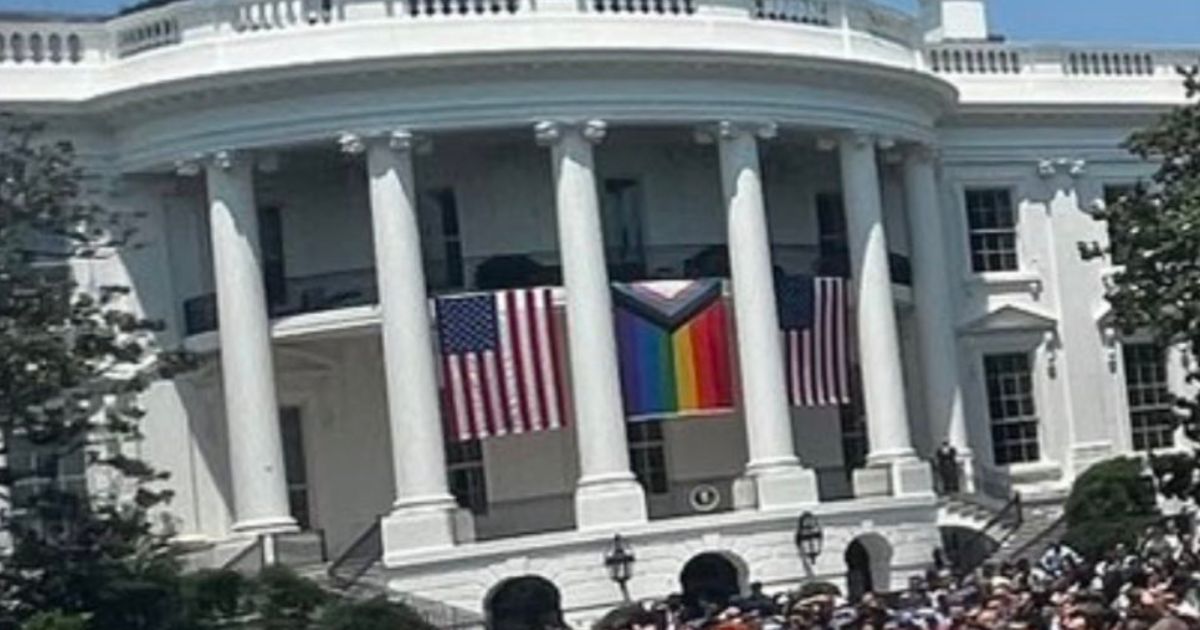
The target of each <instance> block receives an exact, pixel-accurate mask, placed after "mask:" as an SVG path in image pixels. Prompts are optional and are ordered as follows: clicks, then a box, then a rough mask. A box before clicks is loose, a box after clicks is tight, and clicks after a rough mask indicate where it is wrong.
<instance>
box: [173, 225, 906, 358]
mask: <svg viewBox="0 0 1200 630" xmlns="http://www.w3.org/2000/svg"><path fill="white" fill-rule="evenodd" d="M724 249H725V248H724V247H723V246H720V245H672V246H661V247H651V248H647V250H646V257H645V258H646V259H645V261H643V262H640V263H624V264H613V265H610V266H609V277H610V278H611V279H612V280H614V281H619V282H632V281H636V280H644V279H671V278H704V277H728V275H729V263H728V257H727V255H726V254H725V251H724ZM772 257H773V259H774V260H775V263H776V267H777V269H778V270H779V271H780V272H783V273H790V274H795V273H810V274H815V275H826V276H838V277H849V276H850V258H849V256H848V255H847V254H846V253H845V252H842V251H837V250H832V251H830V250H828V249H827V250H826V251H824V252H822V251H821V249H819V248H817V247H814V246H809V245H780V246H775V247H772ZM555 258H556V256H555V255H554V254H553V253H550V252H543V253H540V254H532V255H529V256H525V255H521V256H492V257H488V258H474V259H469V260H467V261H464V262H465V266H466V267H467V268H468V269H475V277H474V284H473V286H474V287H475V288H479V289H488V290H496V289H503V288H514V287H522V286H539V285H558V284H561V283H562V272H561V268H560V267H559V266H558V264H557V263H556V262H555V260H554V259H555ZM539 261H542V262H539ZM664 261H671V263H670V264H666V263H665V262H664ZM889 263H890V266H891V272H892V282H894V283H895V284H899V285H911V284H912V270H911V267H910V264H909V259H908V257H907V256H905V255H902V254H891V255H889ZM426 267H427V269H426V274H427V278H428V279H429V281H430V283H431V284H430V287H429V290H430V292H431V293H434V294H438V293H447V292H458V291H461V290H462V289H463V288H464V287H462V286H457V285H448V284H446V283H445V282H444V281H443V280H442V279H444V277H445V276H444V274H442V273H441V272H440V269H441V267H440V266H439V265H438V264H437V263H430V264H427V265H426ZM489 269H494V270H493V271H488V270H489ZM269 288H271V287H269ZM268 295H269V298H270V299H269V306H268V314H269V315H270V316H271V317H272V318H277V317H286V316H290V315H301V314H305V313H316V312H321V311H328V310H334V309H339V308H349V307H353V306H365V305H371V304H377V303H378V301H379V291H378V287H377V286H376V278H375V270H374V269H372V268H365V269H352V270H348V271H338V272H333V273H323V274H317V275H311V276H304V277H298V278H288V279H286V280H285V281H284V282H283V284H282V286H280V287H275V288H274V290H269V291H268ZM183 316H184V331H185V334H187V335H189V336H190V335H198V334H201V333H205V332H211V331H213V330H216V329H217V325H218V321H217V300H216V295H215V294H213V293H207V294H204V295H199V296H196V297H193V298H190V299H187V300H185V301H184V303H183Z"/></svg>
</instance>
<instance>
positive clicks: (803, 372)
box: [776, 276, 850, 407]
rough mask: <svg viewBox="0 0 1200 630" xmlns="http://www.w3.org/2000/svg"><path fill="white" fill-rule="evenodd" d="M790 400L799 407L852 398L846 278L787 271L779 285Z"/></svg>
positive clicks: (835, 402)
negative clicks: (800, 274)
mask: <svg viewBox="0 0 1200 630" xmlns="http://www.w3.org/2000/svg"><path fill="white" fill-rule="evenodd" d="M776 291H777V295H778V299H779V324H780V328H782V329H783V331H784V340H785V341H784V342H785V344H786V348H787V350H786V352H785V355H786V357H787V389H788V400H789V402H791V404H792V405H793V406H797V407H824V406H831V405H848V404H850V343H849V338H850V332H849V331H850V316H849V314H850V306H849V303H850V296H849V286H848V282H847V281H846V280H845V279H843V278H825V277H816V278H814V277H811V276H788V277H785V278H781V279H780V280H779V281H778V283H777V287H776Z"/></svg>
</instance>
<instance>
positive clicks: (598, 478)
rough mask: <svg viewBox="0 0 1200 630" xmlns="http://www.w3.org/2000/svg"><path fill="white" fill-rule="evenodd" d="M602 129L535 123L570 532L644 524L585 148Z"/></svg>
mask: <svg viewBox="0 0 1200 630" xmlns="http://www.w3.org/2000/svg"><path fill="white" fill-rule="evenodd" d="M604 132H605V125H604V123H603V122H602V121H588V122H586V123H584V124H582V125H568V124H561V123H556V122H542V123H539V124H538V125H537V127H536V128H535V133H536V136H537V140H538V143H539V144H542V145H543V146H549V147H550V154H551V164H552V167H553V172H554V195H555V204H556V206H557V210H558V247H559V252H560V255H561V258H562V270H563V284H564V285H565V287H566V294H567V309H566V310H567V342H568V346H569V348H570V365H571V382H572V394H573V397H574V408H575V430H576V434H577V436H578V440H577V442H578V444H579V474H580V476H579V484H578V487H577V488H576V491H575V525H576V527H578V528H579V529H595V528H601V527H613V526H617V525H624V524H630V523H641V522H645V521H646V520H647V513H646V497H645V492H644V491H643V490H642V487H641V485H640V484H638V483H637V481H636V480H635V478H634V476H633V473H631V472H630V469H629V447H628V444H627V442H626V438H625V410H624V408H623V406H622V402H621V380H620V373H619V372H618V367H617V341H616V332H615V330H614V324H613V307H612V296H611V293H610V291H611V289H610V287H609V283H608V268H607V267H606V266H605V262H604V232H603V230H602V229H601V224H600V199H599V196H598V194H597V191H596V175H595V168H594V164H593V160H592V145H593V144H594V143H598V142H600V141H601V140H602V139H603V138H604Z"/></svg>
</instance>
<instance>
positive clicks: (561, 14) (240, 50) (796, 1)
mask: <svg viewBox="0 0 1200 630" xmlns="http://www.w3.org/2000/svg"><path fill="white" fill-rule="evenodd" d="M397 29H401V30H400V31H397ZM920 40H921V32H920V29H919V27H918V24H917V21H916V20H915V18H913V17H912V16H910V15H907V14H905V13H902V12H899V11H895V10H893V9H890V8H886V7H882V6H876V5H874V4H872V3H871V2H869V1H868V0H183V1H180V2H174V3H170V4H167V5H166V6H162V7H158V8H153V9H147V10H143V11H138V12H134V13H131V14H128V15H123V16H118V17H114V18H111V19H108V20H106V21H91V22H79V21H76V22H70V21H44V20H43V21H39V20H36V19H31V20H21V19H19V18H18V17H10V18H7V19H6V18H4V17H0V80H3V82H4V83H5V84H6V85H8V86H10V88H11V89H9V90H6V93H5V94H4V95H3V97H0V100H3V101H11V102H39V101H65V102H83V101H88V100H91V99H95V98H100V97H103V96H107V95H114V94H127V93H130V92H133V91H139V90H151V89H154V88H156V87H158V86H161V85H163V84H166V83H168V82H173V81H186V80H200V79H205V80H211V79H212V78H213V77H215V76H220V75H230V76H231V79H230V80H237V79H235V78H233V77H232V75H234V74H236V73H242V72H247V71H264V70H280V69H284V68H294V67H298V66H301V65H305V66H319V65H321V64H330V65H336V64H345V63H347V62H352V61H366V60H370V61H379V60H384V59H403V58H409V59H414V60H421V59H429V58H432V57H437V56H444V55H456V56H468V55H470V56H475V57H473V58H476V59H478V61H479V62H482V63H489V62H494V61H498V60H500V59H501V58H503V57H504V56H505V55H507V54H510V53H511V54H520V55H528V54H537V53H551V54H555V55H561V53H563V52H564V51H568V50H569V51H579V52H589V51H615V50H620V51H639V50H640V51H644V52H646V53H648V54H655V55H659V54H668V55H669V54H671V53H685V52H686V53H703V54H738V55H744V54H752V55H792V56H812V57H833V58H843V59H854V60H858V61H865V62H869V63H879V64H884V65H889V66H893V67H900V68H905V69H910V68H913V67H914V66H915V65H916V64H917V63H918V62H919V55H917V54H916V53H915V52H914V51H915V50H916V48H917V47H918V45H919V42H920Z"/></svg>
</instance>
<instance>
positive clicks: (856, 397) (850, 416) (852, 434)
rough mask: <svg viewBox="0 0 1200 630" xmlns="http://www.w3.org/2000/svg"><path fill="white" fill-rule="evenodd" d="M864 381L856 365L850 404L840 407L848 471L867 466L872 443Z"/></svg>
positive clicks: (845, 461) (843, 453)
mask: <svg viewBox="0 0 1200 630" xmlns="http://www.w3.org/2000/svg"><path fill="white" fill-rule="evenodd" d="M861 391H862V379H861V377H860V376H859V371H858V366H857V365H855V366H854V369H853V371H852V372H851V376H850V404H849V405H842V406H840V407H838V415H839V419H840V420H841V427H842V461H843V462H844V466H845V468H846V470H847V471H851V470H855V469H858V468H862V467H863V466H866V465H867V453H869V452H870V442H868V440H867V416H866V410H865V409H864V408H863V397H862V396H861V395H860V394H859V393H860V392H861Z"/></svg>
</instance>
